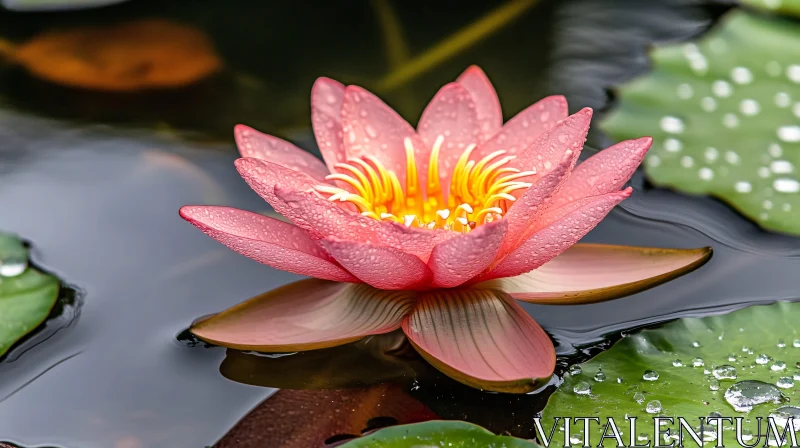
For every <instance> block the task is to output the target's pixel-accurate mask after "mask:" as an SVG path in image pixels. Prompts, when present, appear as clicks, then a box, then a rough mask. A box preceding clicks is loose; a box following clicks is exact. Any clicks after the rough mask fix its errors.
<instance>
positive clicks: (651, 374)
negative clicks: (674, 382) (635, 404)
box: [642, 370, 659, 381]
mask: <svg viewBox="0 0 800 448" xmlns="http://www.w3.org/2000/svg"><path fill="white" fill-rule="evenodd" d="M658 377H659V375H658V372H656V371H655V370H646V371H645V372H644V375H642V379H643V380H645V381H656V380H657V379H658Z"/></svg>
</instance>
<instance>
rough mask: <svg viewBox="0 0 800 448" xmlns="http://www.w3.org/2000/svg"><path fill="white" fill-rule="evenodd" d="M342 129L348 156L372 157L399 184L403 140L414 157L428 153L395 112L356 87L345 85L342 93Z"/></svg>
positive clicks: (402, 178) (403, 158)
mask: <svg viewBox="0 0 800 448" xmlns="http://www.w3.org/2000/svg"><path fill="white" fill-rule="evenodd" d="M342 130H343V132H344V147H345V150H346V152H347V156H348V157H363V156H365V155H372V156H374V157H375V158H377V159H378V160H380V161H381V163H382V164H383V165H384V166H385V167H386V168H387V169H390V170H394V172H395V173H396V174H397V177H398V178H399V179H400V181H401V182H405V177H406V150H405V146H404V143H403V142H404V140H405V139H406V138H410V139H411V141H412V144H413V145H414V150H415V153H416V154H417V156H420V155H422V154H426V153H428V151H429V148H428V149H426V148H425V145H424V144H423V143H422V140H421V139H420V138H419V136H417V133H416V132H415V131H414V128H412V127H411V125H409V124H408V123H407V122H406V121H405V120H403V118H402V117H400V115H398V114H397V112H395V111H394V110H393V109H392V108H391V107H389V106H387V105H386V104H385V103H384V102H383V101H381V100H380V98H378V97H377V96H375V95H373V94H372V93H370V92H368V91H366V90H364V89H362V88H361V87H358V86H347V88H346V89H345V91H344V103H343V104H342ZM423 151H424V152H423Z"/></svg>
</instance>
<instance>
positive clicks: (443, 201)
mask: <svg viewBox="0 0 800 448" xmlns="http://www.w3.org/2000/svg"><path fill="white" fill-rule="evenodd" d="M442 143H444V137H443V136H439V138H437V139H436V141H435V142H434V144H433V148H432V150H431V156H430V163H429V164H428V180H427V185H425V188H423V186H422V185H420V182H419V177H418V175H417V163H416V159H415V157H414V147H413V143H412V141H411V139H409V138H406V139H405V141H404V145H405V150H406V182H405V184H406V185H405V189H403V187H402V184H401V183H400V180H399V178H398V177H397V175H396V174H395V173H394V171H392V170H388V169H386V167H384V166H383V164H382V163H381V162H380V161H379V160H378V159H377V158H375V157H373V156H370V155H368V156H365V157H364V158H352V159H348V161H347V162H348V163H337V164H336V165H335V167H336V169H337V171H338V172H337V173H334V174H330V175H328V177H327V179H328V180H336V181H340V182H343V183H345V184H347V185H349V187H351V190H350V191H348V189H345V188H339V187H335V186H333V185H325V186H318V187H317V191H319V192H320V193H323V194H327V195H330V196H329V198H328V199H329V200H330V201H341V202H349V203H351V204H353V205H355V206H356V208H358V210H359V211H360V212H361V214H362V215H365V216H369V217H371V218H374V219H377V220H392V221H396V222H399V223H403V224H405V225H406V226H409V227H410V226H418V227H424V228H428V229H448V230H453V231H456V232H469V231H470V230H471V229H474V228H475V227H477V226H479V225H482V224H485V223H488V222H491V221H494V220H497V219H500V218H502V216H503V215H504V214H505V213H506V212H507V211H508V207H510V205H511V203H512V202H514V200H515V199H516V198H515V197H514V196H513V195H512V194H511V193H512V192H514V191H517V190H522V189H526V188H529V187H530V186H531V184H530V183H528V182H523V181H521V179H523V178H526V177H528V176H532V175H534V174H536V171H520V170H518V169H516V168H512V167H508V166H506V165H508V163H509V162H511V161H512V160H514V158H515V157H514V156H509V155H506V154H507V153H506V151H495V152H493V153H491V154H488V155H487V156H486V157H483V158H482V159H480V160H478V161H475V160H470V155H471V154H472V151H473V150H474V149H475V145H470V146H468V147H467V148H466V150H465V151H464V152H463V153H462V154H461V156H460V157H459V159H458V162H456V165H455V167H454V168H453V175H452V177H451V179H450V190H449V194H447V195H445V192H444V191H443V190H442V188H441V185H440V182H441V176H440V175H439V152H440V150H441V147H442Z"/></svg>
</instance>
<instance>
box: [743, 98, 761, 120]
mask: <svg viewBox="0 0 800 448" xmlns="http://www.w3.org/2000/svg"><path fill="white" fill-rule="evenodd" d="M739 110H740V111H741V112H742V113H743V114H744V115H747V116H748V117H752V116H753V115H758V113H759V112H760V111H761V106H760V105H759V104H758V101H756V100H754V99H751V98H747V99H744V100H742V102H741V103H739Z"/></svg>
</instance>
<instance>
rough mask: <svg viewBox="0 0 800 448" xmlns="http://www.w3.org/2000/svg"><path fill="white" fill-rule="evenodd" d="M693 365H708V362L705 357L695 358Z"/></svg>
mask: <svg viewBox="0 0 800 448" xmlns="http://www.w3.org/2000/svg"><path fill="white" fill-rule="evenodd" d="M692 365H693V366H694V367H703V366H704V365H706V362H705V361H703V358H694V359H693V360H692Z"/></svg>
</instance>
